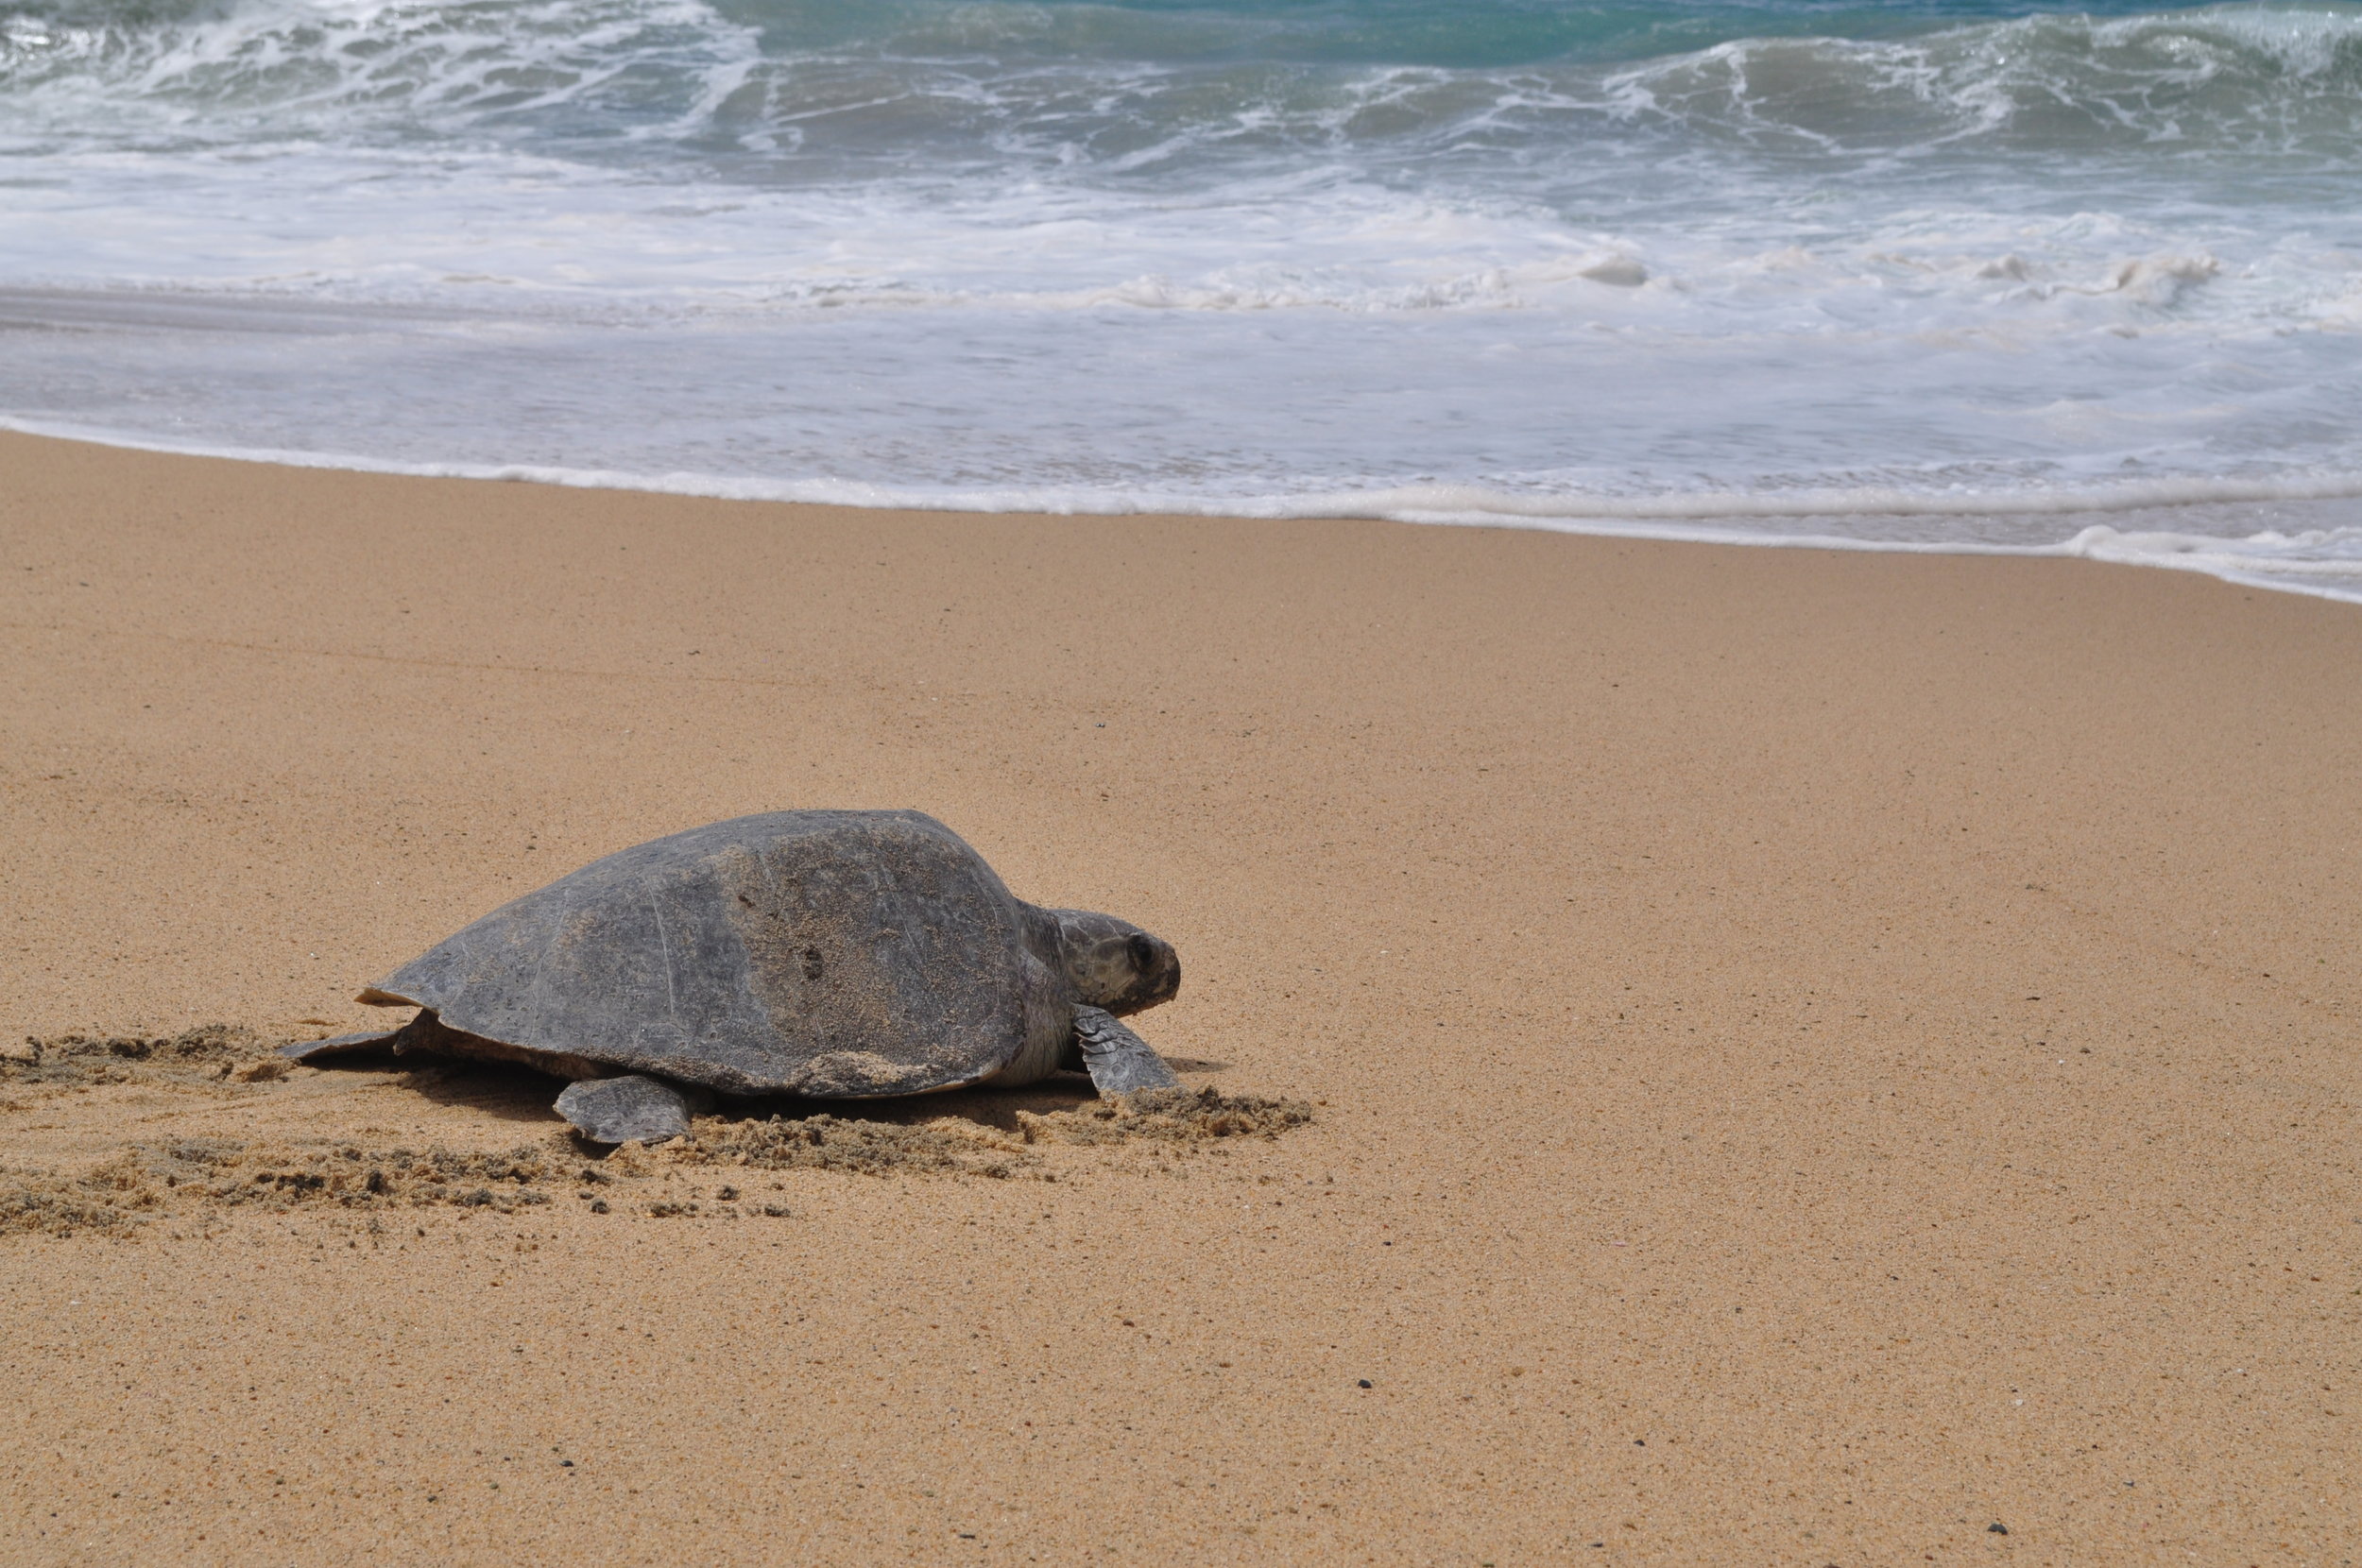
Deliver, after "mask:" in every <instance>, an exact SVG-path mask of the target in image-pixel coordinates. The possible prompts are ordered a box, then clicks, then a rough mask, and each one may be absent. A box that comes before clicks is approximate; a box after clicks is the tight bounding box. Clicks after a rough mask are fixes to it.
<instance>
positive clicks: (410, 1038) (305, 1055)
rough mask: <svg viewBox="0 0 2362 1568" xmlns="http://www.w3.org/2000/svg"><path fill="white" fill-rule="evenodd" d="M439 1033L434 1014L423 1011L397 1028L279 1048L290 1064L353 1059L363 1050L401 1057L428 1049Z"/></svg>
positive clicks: (362, 1032) (302, 1041)
mask: <svg viewBox="0 0 2362 1568" xmlns="http://www.w3.org/2000/svg"><path fill="white" fill-rule="evenodd" d="M439 1032H440V1030H439V1029H438V1027H437V1025H436V1018H435V1014H434V1013H433V1012H432V1011H431V1010H430V1011H427V1012H423V1013H420V1014H418V1015H416V1016H415V1017H412V1018H410V1019H408V1020H407V1021H405V1022H404V1023H402V1025H401V1026H400V1027H399V1028H395V1029H369V1030H363V1031H361V1032H360V1033H358V1034H339V1035H336V1036H334V1037H333V1038H331V1039H326V1040H298V1041H297V1042H296V1043H295V1044H293V1045H291V1046H282V1047H280V1048H279V1054H280V1055H282V1056H283V1057H285V1058H286V1059H287V1060H288V1061H290V1062H317V1061H321V1060H323V1059H325V1058H328V1057H332V1056H352V1055H357V1054H359V1053H360V1052H362V1051H370V1050H390V1051H392V1052H393V1053H394V1054H395V1055H397V1056H399V1055H401V1054H402V1052H403V1051H404V1050H407V1049H411V1048H421V1047H427V1046H429V1045H430V1044H431V1043H432V1041H433V1039H434V1037H435V1036H436V1034H437V1033H439Z"/></svg>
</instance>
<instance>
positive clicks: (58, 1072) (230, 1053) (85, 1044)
mask: <svg viewBox="0 0 2362 1568" xmlns="http://www.w3.org/2000/svg"><path fill="white" fill-rule="evenodd" d="M281 1044H282V1042H280V1041H277V1040H265V1039H264V1038H263V1037H262V1036H261V1035H259V1034H257V1033H255V1032H254V1031H252V1030H250V1029H245V1028H241V1027H240V1026H238V1025H235V1024H204V1025H200V1026H199V1027H197V1028H196V1029H192V1030H184V1031H181V1032H180V1033H179V1034H174V1035H168V1036H163V1037H160V1038H155V1039H145V1038H142V1037H141V1036H138V1035H91V1034H56V1035H51V1036H48V1037H47V1038H35V1037H34V1036H32V1035H26V1038H25V1043H24V1044H23V1045H20V1046H13V1047H8V1048H0V1084H11V1083H23V1084H26V1085H28V1086H29V1085H43V1086H55V1087H60V1088H70V1087H81V1086H84V1085H89V1084H96V1083H137V1082H175V1083H184V1084H185V1083H202V1082H231V1081H233V1082H242V1083H257V1082H269V1081H270V1080H272V1079H275V1078H282V1077H284V1076H286V1073H287V1067H288V1065H287V1063H286V1061H285V1060H284V1059H283V1058H282V1057H281V1056H280V1055H279V1047H280V1045H281Z"/></svg>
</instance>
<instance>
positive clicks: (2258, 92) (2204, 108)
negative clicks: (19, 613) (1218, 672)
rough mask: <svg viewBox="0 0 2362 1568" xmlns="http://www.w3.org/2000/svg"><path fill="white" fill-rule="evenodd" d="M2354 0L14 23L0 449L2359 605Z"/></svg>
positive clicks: (177, 6)
mask: <svg viewBox="0 0 2362 1568" xmlns="http://www.w3.org/2000/svg"><path fill="white" fill-rule="evenodd" d="M2357 415H2362V6H2357V5H2349V4H2311V3H2308V4H2239V5H2225V6H2208V7H2201V8H2197V9H2158V8H2153V7H2143V6H2133V5H2103V6H2099V7H2096V8H2094V7H2086V8H2084V9H2074V10H2067V9H2046V8H2043V7H2038V6H2029V5H2013V4H1994V3H1984V0H1907V3H1892V4H1882V5H1865V4H1840V3H1820V0H1746V3H1730V0H1714V3H1706V0H1697V3H1681V0H1647V3H1644V0H1630V3H1620V4H1612V3H1592V0H1195V3H1187V4H1183V3H1168V0H1131V3H1124V4H1083V3H1074V0H1032V3H1023V4H1018V3H1007V0H974V3H970V0H884V3H878V0H836V3H821V0H0V423H5V424H7V425H9V426H10V427H13V428H17V429H21V430H28V431H36V432H44V433H51V434H60V435H81V436H90V437H94V438H97V439H101V440H108V441H113V442H118V443H123V444H129V445H137V446H145V447H157V448H163V449H169V450H176V451H188V452H220V453H234V454H246V455H258V456H268V457H272V458H276V459H280V460H284V461H294V462H310V463H322V464H331V465H335V466H342V467H353V468H368V469H398V470H403V471H414V472H430V473H459V474H479V475H499V476H507V477H519V478H530V479H539V480H544V481H550V482H556V483H568V484H587V485H607V486H637V487H643V488H651V489H662V490H674V491H689V492H694V493H701V494H710V495H722V496H745V497H768V498H779V499H790V500H812V501H827V502H838V503H858V504H866V505H901V506H928V507H957V508H980V509H989V510H1006V509H1025V510H1051V511H1091V512H1138V511H1171V512H1201V513H1227V514H1246V515H1251V516H1266V517H1289V516H1340V515H1343V516H1361V517H1372V518H1395V519H1403V520H1414V521H1428V522H1438V523H1490V524H1511V525H1516V526H1525V527H1557V528H1567V529H1574V530H1581V531H1593V532H1598V531H1606V532H1618V533H1629V534H1636V535H1646V536H1654V537H1682V538H1709V539H1742V540H1750V541H1754V542H1759V543H1767V544H1772V543H1815V544H1832V543H1834V544H1839V545H1846V546H1856V547H1862V548H1877V549H1921V550H2003V551H2019V552H2027V551H2031V552H2056V553H2063V554H2085V555H2093V556H2097V557H2101V558H2106V559H2116V560H2132V561H2147V562H2151V563H2155V564H2159V565H2166V566H2177V567H2185V568H2192V569H2196V570H2200V571H2212V572H2215V573H2217V574H2218V575H2221V576H2225V577H2229V578H2232V579H2234V580H2238V581H2242V582H2249V583H2257V584H2265V585H2268V586H2272V587H2276V588H2294V589H2299V590H2303V591H2311V592H2319V593H2327V594H2331V595H2335V596H2337V597H2343V598H2350V599H2354V600H2357V601H2362V418H2357Z"/></svg>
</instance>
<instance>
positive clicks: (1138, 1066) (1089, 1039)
mask: <svg viewBox="0 0 2362 1568" xmlns="http://www.w3.org/2000/svg"><path fill="white" fill-rule="evenodd" d="M1074 1043H1075V1044H1076V1045H1077V1046H1079V1047H1081V1048H1082V1051H1083V1070H1084V1071H1085V1072H1087V1073H1089V1074H1090V1075H1091V1083H1092V1085H1093V1086H1094V1087H1096V1088H1097V1089H1098V1090H1099V1094H1100V1098H1102V1099H1114V1098H1115V1097H1116V1096H1118V1095H1129V1094H1138V1092H1139V1091H1140V1090H1142V1089H1177V1088H1179V1087H1180V1086H1181V1080H1179V1079H1178V1078H1175V1077H1174V1076H1173V1073H1172V1068H1171V1067H1169V1066H1167V1065H1165V1059H1164V1058H1163V1057H1161V1056H1159V1055H1157V1054H1156V1052H1155V1048H1153V1047H1151V1046H1150V1045H1149V1043H1148V1042H1147V1041H1145V1040H1143V1039H1141V1038H1140V1037H1139V1036H1138V1035H1137V1034H1135V1033H1133V1032H1132V1031H1131V1030H1129V1029H1127V1028H1126V1027H1124V1025H1123V1023H1122V1022H1121V1020H1119V1019H1118V1018H1117V1017H1116V1015H1115V1014H1112V1013H1110V1012H1108V1011H1107V1010H1106V1009H1105V1008H1104V1007H1087V1006H1077V1007H1076V1008H1075V1010H1074Z"/></svg>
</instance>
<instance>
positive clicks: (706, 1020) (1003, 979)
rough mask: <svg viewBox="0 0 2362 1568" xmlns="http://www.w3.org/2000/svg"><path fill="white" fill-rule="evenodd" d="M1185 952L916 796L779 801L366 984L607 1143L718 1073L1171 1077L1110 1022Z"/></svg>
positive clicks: (755, 1088)
mask: <svg viewBox="0 0 2362 1568" xmlns="http://www.w3.org/2000/svg"><path fill="white" fill-rule="evenodd" d="M1180 985H1181V961H1180V959H1179V958H1178V957H1176V956H1175V955H1174V953H1173V950H1172V946H1170V945H1168V944H1167V943H1164V942H1162V941H1159V940H1158V939H1157V938H1155V937H1153V936H1151V935H1149V934H1148V933H1147V932H1146V931H1143V930H1141V929H1139V928H1138V927H1137V926H1134V925H1130V924H1128V923H1126V922H1124V921H1121V920H1118V919H1117V918H1115V916H1113V915H1108V914H1091V913H1087V912H1084V911H1081V910H1051V909H1040V908H1036V906H1035V905H1032V904H1028V903H1025V902H1024V901H1023V900H1021V899H1018V898H1017V897H1015V896H1014V895H1011V894H1010V892H1009V890H1008V889H1007V888H1006V887H1004V886H1003V885H1002V884H1001V878H999V877H997V876H995V875H994V874H993V870H992V867H990V866H988V865H986V864H985V863H984V857H983V856H981V855H979V854H977V853H976V851H975V850H974V849H972V848H970V847H969V846H968V845H967V843H966V842H965V841H964V840H962V839H961V838H960V836H959V835H958V834H956V833H954V832H952V831H951V830H950V828H949V827H945V826H944V825H943V824H941V823H939V822H937V821H936V820H935V819H934V818H933V817H931V816H927V815H925V814H923V813H921V812H918V811H774V812H770V813H767V814H765V815H762V816H751V817H739V818H736V819H735V820H733V821H729V822H717V823H713V824H710V825H709V826H707V827H694V828H692V829H690V830H689V831H688V832H686V833H676V834H674V835H672V836H671V837H669V838H662V839H656V840H652V841H651V842H649V843H647V844H639V845H636V846H634V847H633V848H630V849H625V850H622V851H619V852H618V853H616V854H613V855H609V856H608V857H607V858H606V859H605V860H601V861H592V862H591V863H590V864H589V865H587V866H584V867H583V868H582V869H581V870H579V871H576V872H574V873H573V874H572V875H570V876H566V877H561V878H558V879H557V880H556V881H555V882H552V883H551V884H550V885H549V886H547V887H545V888H542V889H541V890H540V891H539V892H537V893H529V894H526V895H524V896H523V897H522V898H520V899H518V900H517V901H516V902H514V903H511V904H507V905H504V906H503V907H502V908H500V909H497V910H494V911H493V912H491V913H490V914H488V915H486V916H485V917H484V918H483V919H481V920H479V921H477V922H476V923H475V924H474V925H472V926H470V927H469V928H468V929H465V930H463V931H460V932H459V933H458V934H457V935H455V936H452V937H450V938H448V939H446V940H445V941H443V942H442V943H440V944H439V945H437V946H435V947H433V948H430V949H429V950H428V951H427V952H426V953H424V954H423V955H421V956H420V957H419V958H416V959H413V960H412V961H411V962H410V963H405V964H403V965H402V967H401V968H399V969H397V970H395V971H394V973H393V974H392V975H391V976H389V977H388V978H387V979H385V980H384V981H382V982H381V983H379V984H377V985H373V986H370V987H369V988H368V990H366V991H363V992H362V993H361V994H360V997H359V998H358V999H359V1000H361V1001H364V1002H369V1003H372V1004H375V1005H377V1006H381V1007H395V1006H410V1007H417V1008H419V1010H420V1011H419V1014H417V1016H415V1017H413V1018H412V1019H411V1020H410V1021H409V1022H408V1023H406V1024H404V1025H402V1027H401V1028H399V1029H393V1030H385V1031H376V1032H372V1033H366V1034H346V1035H340V1036H338V1037H336V1038H334V1039H332V1040H319V1041H313V1042H307V1043H302V1044H298V1045H293V1046H289V1047H287V1048H285V1054H286V1055H287V1056H289V1057H292V1058H294V1059H295V1060H297V1061H300V1062H308V1061H317V1060H318V1059H320V1058H322V1057H329V1056H335V1055H339V1054H341V1053H344V1052H347V1051H356V1050H366V1049H369V1048H381V1047H386V1046H390V1047H391V1048H394V1049H395V1050H397V1051H404V1050H411V1049H419V1050H426V1051H432V1052H439V1053H444V1054H449V1055H455V1056H467V1057H477V1058H486V1059H491V1060H497V1061H508V1062H522V1063H524V1064H526V1065H531V1066H535V1067H539V1068H540V1069H541V1070H542V1071H544V1072H548V1073H552V1074H554V1075H556V1076H557V1077H559V1078H566V1079H571V1080H573V1082H572V1083H571V1084H570V1085H569V1086H568V1087H567V1089H566V1090H565V1092H563V1093H562V1094H560V1095H559V1096H558V1097H557V1111H558V1114H559V1115H560V1116H564V1117H565V1118H566V1119H567V1120H568V1121H570V1122H572V1123H573V1124H574V1126H575V1127H576V1128H578V1129H580V1130H581V1132H582V1133H584V1134H585V1135H586V1136H588V1137H590V1138H591V1139H593V1140H595V1141H598V1142H602V1143H621V1142H623V1141H625V1139H629V1138H640V1139H646V1140H654V1139H659V1138H666V1137H673V1136H676V1135H678V1134H679V1133H685V1132H687V1131H688V1127H689V1115H690V1112H691V1111H692V1110H693V1109H694V1108H696V1106H697V1104H698V1102H699V1101H700V1100H701V1099H704V1097H705V1096H706V1095H708V1094H710V1093H717V1092H718V1093H720V1094H724V1095H768V1094H790V1095H805V1096H811V1097H813V1098H817V1099H878V1098H882V1097H885V1096H890V1095H916V1094H931V1093H933V1092H934V1091H936V1090H939V1089H956V1088H962V1087H965V1086H967V1085H969V1084H974V1083H1008V1084H1016V1083H1030V1082H1034V1081H1035V1080H1036V1079H1039V1078H1041V1077H1044V1076H1045V1075H1047V1074H1049V1073H1052V1072H1054V1071H1056V1070H1057V1069H1058V1068H1060V1067H1076V1066H1079V1067H1081V1068H1083V1069H1084V1070H1086V1071H1087V1072H1088V1073H1089V1074H1090V1077H1091V1082H1093V1083H1095V1084H1096V1085H1098V1088H1099V1091H1100V1093H1102V1094H1104V1095H1111V1096H1112V1095H1118V1094H1128V1093H1131V1092H1133V1091H1135V1090H1139V1089H1151V1088H1168V1087H1172V1086H1174V1085H1175V1084H1176V1083H1177V1082H1178V1080H1176V1079H1175V1078H1174V1077H1173V1075H1172V1068H1170V1067H1168V1066H1167V1065H1165V1064H1164V1062H1163V1061H1162V1059H1160V1058H1159V1057H1158V1056H1157V1055H1156V1053H1155V1051H1154V1050H1153V1049H1151V1048H1149V1045H1148V1043H1147V1042H1146V1041H1144V1040H1142V1039H1141V1038H1140V1037H1139V1036H1138V1035H1137V1034H1135V1033H1133V1032H1132V1031H1131V1030H1129V1029H1127V1028H1125V1027H1124V1026H1123V1025H1122V1024H1121V1023H1119V1022H1118V1021H1117V1016H1118V1015H1119V1014H1130V1013H1137V1012H1138V1011H1140V1010H1141V1009H1142V1008H1147V1007H1154V1006H1155V1005H1156V1004H1157V1003H1158V1002H1162V1001H1170V1000H1171V999H1172V996H1173V993H1174V992H1175V991H1177V990H1179V989H1180Z"/></svg>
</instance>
